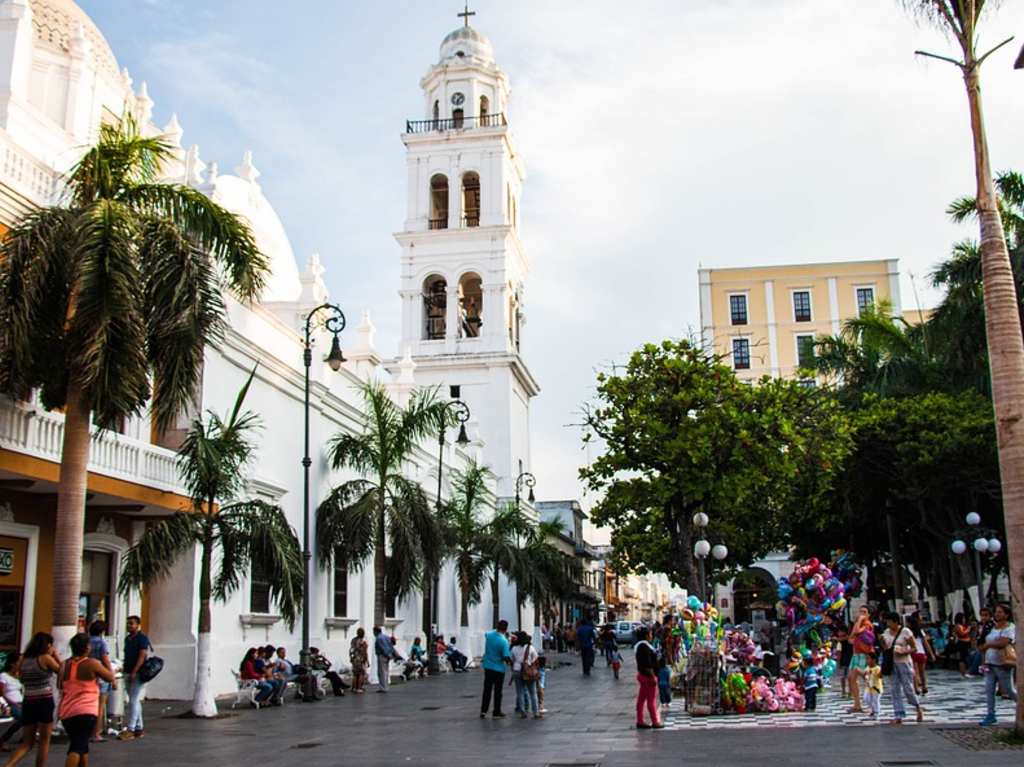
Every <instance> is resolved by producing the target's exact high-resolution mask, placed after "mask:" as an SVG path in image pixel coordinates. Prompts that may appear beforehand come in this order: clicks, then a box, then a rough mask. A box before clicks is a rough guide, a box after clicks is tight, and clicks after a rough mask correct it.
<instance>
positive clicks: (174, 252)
mask: <svg viewBox="0 0 1024 767" xmlns="http://www.w3.org/2000/svg"><path fill="white" fill-rule="evenodd" d="M139 260H140V263H141V264H142V273H143V276H144V282H143V292H144V295H145V304H146V355H147V358H148V361H149V365H150V366H151V368H152V370H153V399H152V410H153V413H154V416H155V420H156V424H157V428H159V429H165V428H168V427H170V426H171V425H172V423H173V421H174V419H175V418H176V416H177V414H178V413H180V412H181V411H183V410H185V409H186V408H187V407H188V406H189V404H190V403H192V402H193V401H194V399H195V395H196V390H197V388H198V387H199V383H200V377H201V373H202V370H203V351H204V348H205V346H206V345H207V344H216V343H218V342H219V341H220V340H221V338H222V337H223V332H224V302H223V300H222V298H221V285H220V278H219V277H218V275H217V270H216V269H215V267H214V264H213V261H212V260H211V258H210V256H209V254H208V253H207V252H206V251H204V250H202V249H200V248H198V247H196V245H195V243H194V242H193V241H192V240H190V239H189V238H188V237H187V236H185V234H184V233H183V232H182V231H181V230H180V229H179V228H177V227H176V226H174V225H173V224H172V223H171V222H170V221H168V220H167V219H163V218H157V217H154V216H150V217H147V218H146V219H145V220H144V222H143V224H142V234H141V237H140V248H139Z"/></svg>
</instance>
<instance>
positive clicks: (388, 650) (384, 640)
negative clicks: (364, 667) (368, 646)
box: [373, 626, 402, 692]
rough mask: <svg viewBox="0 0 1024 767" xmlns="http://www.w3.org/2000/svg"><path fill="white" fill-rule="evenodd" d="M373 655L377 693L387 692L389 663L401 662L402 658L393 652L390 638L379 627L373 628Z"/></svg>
mask: <svg viewBox="0 0 1024 767" xmlns="http://www.w3.org/2000/svg"><path fill="white" fill-rule="evenodd" d="M373 636H374V640H373V654H374V655H376V656H377V684H378V685H380V686H379V687H378V688H377V692H387V691H388V682H389V681H390V674H391V661H393V660H401V659H402V656H401V655H399V654H398V652H397V651H396V650H395V646H394V644H392V643H391V637H389V636H388V635H387V634H385V633H384V632H383V630H381V627H380V626H374V627H373Z"/></svg>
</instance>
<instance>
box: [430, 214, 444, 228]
mask: <svg viewBox="0 0 1024 767" xmlns="http://www.w3.org/2000/svg"><path fill="white" fill-rule="evenodd" d="M447 228H448V216H445V217H444V218H430V219H427V229H447Z"/></svg>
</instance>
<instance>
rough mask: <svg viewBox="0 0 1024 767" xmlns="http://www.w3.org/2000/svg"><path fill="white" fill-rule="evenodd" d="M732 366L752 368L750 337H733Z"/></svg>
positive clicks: (735, 367) (742, 368)
mask: <svg viewBox="0 0 1024 767" xmlns="http://www.w3.org/2000/svg"><path fill="white" fill-rule="evenodd" d="M732 366H733V369H734V370H750V339H749V338H734V339H732Z"/></svg>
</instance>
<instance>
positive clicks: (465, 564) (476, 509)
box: [442, 462, 493, 628]
mask: <svg viewBox="0 0 1024 767" xmlns="http://www.w3.org/2000/svg"><path fill="white" fill-rule="evenodd" d="M492 476H493V474H492V473H491V471H490V469H488V468H487V467H486V466H480V465H479V464H477V463H475V462H472V463H470V464H469V465H468V466H467V467H466V470H465V471H459V470H457V469H456V470H453V471H452V480H451V482H452V494H451V498H450V499H449V500H448V502H447V503H446V504H445V505H444V507H443V511H442V515H443V519H444V526H445V543H446V548H447V550H448V557H449V558H450V559H452V560H453V562H454V563H455V577H456V580H457V581H458V584H459V597H460V600H459V602H460V611H459V625H460V626H462V627H463V628H466V627H468V626H469V608H470V607H472V606H473V605H476V604H479V603H480V600H481V599H482V596H483V587H484V584H485V583H486V582H487V575H488V572H489V563H488V559H487V550H488V546H489V543H490V540H489V538H488V528H487V523H486V522H485V521H484V520H483V512H484V510H485V509H486V508H487V506H488V503H487V496H488V493H487V483H488V481H489V480H490V479H491V477H492Z"/></svg>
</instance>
